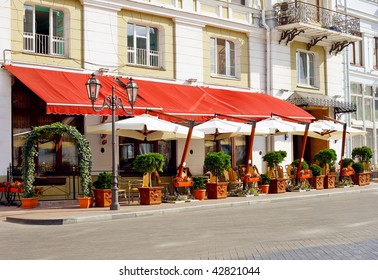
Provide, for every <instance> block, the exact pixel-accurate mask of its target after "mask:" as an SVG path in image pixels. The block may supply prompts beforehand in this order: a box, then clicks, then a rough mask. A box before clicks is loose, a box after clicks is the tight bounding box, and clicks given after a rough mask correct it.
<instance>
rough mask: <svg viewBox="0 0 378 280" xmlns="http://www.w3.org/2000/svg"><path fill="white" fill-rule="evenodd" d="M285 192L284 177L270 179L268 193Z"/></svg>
mask: <svg viewBox="0 0 378 280" xmlns="http://www.w3.org/2000/svg"><path fill="white" fill-rule="evenodd" d="M285 192H286V179H283V178H279V179H275V178H274V179H270V183H269V193H285Z"/></svg>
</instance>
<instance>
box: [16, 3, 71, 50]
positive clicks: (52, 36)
mask: <svg viewBox="0 0 378 280" xmlns="http://www.w3.org/2000/svg"><path fill="white" fill-rule="evenodd" d="M28 9H29V11H31V13H32V18H31V23H29V25H31V29H30V31H31V32H29V31H28V32H26V31H25V29H26V27H28V26H27V25H26V17H27V16H26V11H27V10H28ZM36 9H48V34H45V33H46V32H44V33H37V32H38V30H37V29H38V24H37V19H36V17H37V11H36ZM23 12H24V14H23V18H24V25H23V51H25V52H30V53H34V54H40V55H48V56H59V57H66V48H67V46H66V41H67V40H66V39H65V36H66V35H65V34H66V33H67V32H66V31H67V30H66V29H67V24H66V22H65V18H66V15H65V12H64V11H63V9H59V8H58V9H56V8H55V7H50V6H43V5H31V4H24V5H23ZM56 13H61V14H62V16H61V20H59V23H60V24H61V25H62V28H61V29H60V32H62V36H56V35H57V34H56V33H57V29H58V28H57V27H56V24H57V21H56V20H55V16H56ZM40 25H42V24H41V23H40ZM29 27H30V26H29ZM45 45H47V46H45ZM59 50H60V51H59Z"/></svg>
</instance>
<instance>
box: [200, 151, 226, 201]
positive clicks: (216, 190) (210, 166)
mask: <svg viewBox="0 0 378 280" xmlns="http://www.w3.org/2000/svg"><path fill="white" fill-rule="evenodd" d="M204 164H205V168H206V170H207V171H210V172H211V173H212V175H213V176H215V178H216V181H215V182H209V183H206V190H207V198H209V199H217V198H226V197H227V185H228V182H218V177H219V176H221V175H222V174H223V171H224V170H228V169H229V168H230V167H231V156H230V155H228V154H225V153H224V152H223V151H221V152H209V153H207V155H206V157H205V163H204Z"/></svg>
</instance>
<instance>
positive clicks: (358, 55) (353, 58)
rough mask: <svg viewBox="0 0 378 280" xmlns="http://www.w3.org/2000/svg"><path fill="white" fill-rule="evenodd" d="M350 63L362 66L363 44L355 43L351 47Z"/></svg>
mask: <svg viewBox="0 0 378 280" xmlns="http://www.w3.org/2000/svg"><path fill="white" fill-rule="evenodd" d="M349 62H350V64H352V65H356V66H362V65H363V64H362V42H361V41H357V42H353V43H352V44H351V45H350V51H349Z"/></svg>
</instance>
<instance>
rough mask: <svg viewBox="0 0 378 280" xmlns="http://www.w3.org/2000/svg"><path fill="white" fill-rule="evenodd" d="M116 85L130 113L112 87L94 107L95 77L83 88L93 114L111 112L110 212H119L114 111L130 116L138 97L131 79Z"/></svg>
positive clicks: (97, 92)
mask: <svg viewBox="0 0 378 280" xmlns="http://www.w3.org/2000/svg"><path fill="white" fill-rule="evenodd" d="M116 81H117V83H118V84H119V85H120V86H122V87H123V88H124V89H125V90H126V94H127V99H128V102H129V103H130V105H131V111H127V110H126V109H125V107H124V106H123V103H122V99H121V97H119V96H115V94H114V86H112V94H111V95H108V96H106V97H105V99H104V102H103V104H102V106H101V107H100V108H98V107H96V106H95V101H96V100H97V98H98V95H99V93H100V89H101V83H100V81H99V80H98V79H97V78H96V77H95V75H94V74H92V75H91V77H90V78H89V79H88V81H87V82H86V84H85V86H86V88H87V92H88V98H89V100H91V102H92V108H93V110H94V111H95V112H100V111H102V110H103V109H104V108H109V109H111V110H112V203H111V205H110V210H119V208H120V205H119V202H118V179H117V175H118V174H117V168H116V160H115V158H116V157H115V111H116V110H117V109H122V110H123V111H124V112H125V113H126V114H129V115H130V114H132V113H133V111H134V104H135V101H136V99H137V97H138V89H139V88H138V86H137V84H136V83H135V82H134V81H133V78H130V79H129V82H128V83H127V84H124V83H123V82H122V81H120V80H118V79H116Z"/></svg>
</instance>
